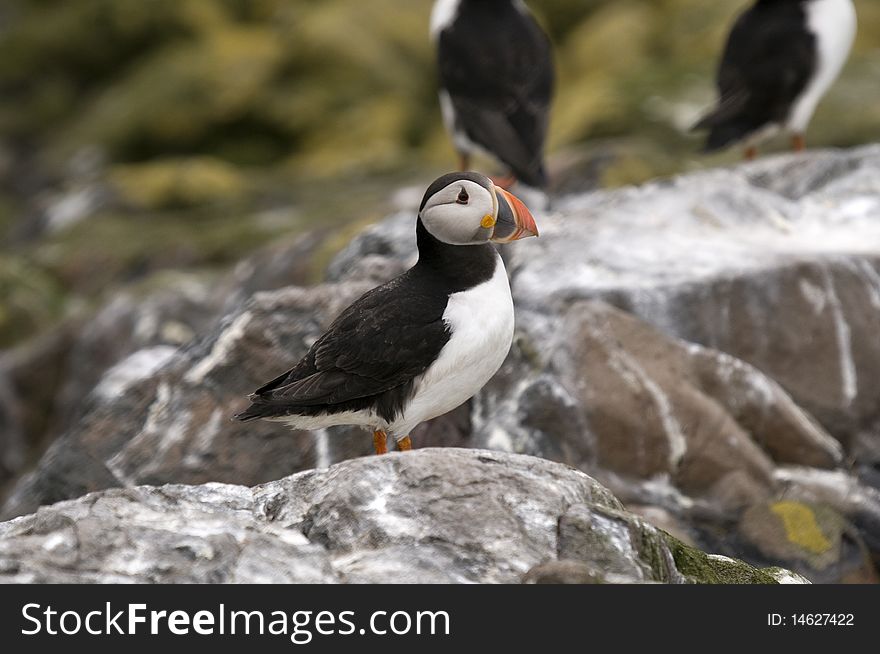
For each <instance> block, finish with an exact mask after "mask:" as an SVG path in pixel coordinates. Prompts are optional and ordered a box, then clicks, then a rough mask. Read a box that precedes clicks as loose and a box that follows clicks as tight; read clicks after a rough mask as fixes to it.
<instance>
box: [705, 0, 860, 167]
mask: <svg viewBox="0 0 880 654" xmlns="http://www.w3.org/2000/svg"><path fill="white" fill-rule="evenodd" d="M855 34H856V12H855V8H854V7H853V4H852V0H757V2H756V3H755V4H754V5H753V6H752V7H751V8H750V9H748V10H747V11H746V12H745V13H743V14H742V15H741V16H740V17H739V19H738V20H737V21H736V23H735V24H734V26H733V29H732V30H731V32H730V36H729V37H728V40H727V46H726V48H725V50H724V55H723V57H722V60H721V66H720V68H719V70H718V79H717V83H718V90H719V95H720V98H719V102H718V105H717V106H716V107H715V108H714V109H713V110H712V111H711V112H710V113H709V114H708V115H706V116H705V117H703V118H702V119H701V120H700V121H699V122H698V123H697V124H696V125H695V126H694V129H708V130H709V136H708V140H707V142H706V147H705V151H706V152H712V151H715V150H719V149H721V148H724V147H726V146H729V145H733V144H737V143H740V144H743V145H744V146H745V148H746V157H747V158H749V159H751V158H753V157H754V156H755V155H756V154H757V149H756V147H757V145H758V144H759V143H760V142H761V141H763V140H764V139H767V138H770V137H772V136H774V135H775V134H776V133H778V132H780V131H782V130H784V131H787V132H788V133H790V134H791V136H792V147H793V148H794V149H795V150H797V151H800V150H803V149H804V148H805V147H806V140H805V136H804V135H805V132H806V129H807V125H809V123H810V119H811V118H812V117H813V112H815V110H816V106H817V105H818V104H819V101H820V100H821V99H822V96H824V95H825V93H826V92H827V91H828V89H829V88H830V87H831V85H832V84H833V83H834V80H835V79H837V76H838V75H839V74H840V70H841V69H842V68H843V65H844V63H845V62H846V59H847V57H848V56H849V52H850V49H851V48H852V44H853V40H854V39H855Z"/></svg>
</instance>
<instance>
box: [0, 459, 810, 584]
mask: <svg viewBox="0 0 880 654" xmlns="http://www.w3.org/2000/svg"><path fill="white" fill-rule="evenodd" d="M0 581H7V582H72V583H80V582H101V583H108V582H111V583H112V582H167V583H171V582H173V583H180V582H203V583H204V582H209V583H219V582H304V583H338V582H342V583H344V582H350V583H359V582H392V581H393V582H410V583H458V582H490V583H492V582H494V583H517V582H526V583H542V582H555V583H559V582H563V583H564V582H572V583H585V582H586V583H603V582H615V583H627V582H632V583H636V582H638V583H644V582H662V583H675V584H682V583H792V582H794V583H798V582H803V581H805V580H803V579H802V578H801V577H799V576H797V575H794V574H792V573H789V572H787V571H785V570H782V569H779V568H766V569H757V568H754V567H752V566H750V565H747V564H745V563H743V562H741V561H736V560H734V559H729V558H726V557H721V556H712V555H706V554H704V553H702V552H700V551H698V550H695V549H693V548H690V547H688V546H686V545H684V544H682V543H681V542H680V541H678V540H676V539H675V538H673V537H672V536H670V535H669V534H667V533H665V532H663V531H661V530H659V529H657V528H655V527H653V526H651V525H650V524H648V523H647V522H646V521H645V520H643V519H641V518H639V517H637V516H635V515H634V514H632V513H630V512H628V511H626V510H625V509H624V508H623V506H622V505H621V504H620V502H618V501H617V500H616V499H615V498H614V496H613V495H612V494H611V493H610V492H609V491H608V490H607V489H605V488H604V487H603V486H602V485H600V484H599V483H598V482H597V481H595V480H594V479H592V478H591V477H589V476H587V475H586V474H584V473H582V472H579V471H577V470H574V469H572V468H570V467H568V466H565V465H562V464H558V463H552V462H550V461H546V460H543V459H538V458H535V457H530V456H523V455H516V454H504V453H501V452H491V451H485V450H462V449H456V448H443V449H437V448H434V449H425V450H421V451H414V452H410V453H406V454H397V453H395V454H390V455H388V456H384V457H368V458H361V459H353V460H350V461H346V462H344V463H339V464H337V465H334V466H331V467H330V468H327V469H322V470H312V471H307V472H302V473H299V474H296V475H293V476H290V477H286V478H284V479H281V480H279V481H274V482H270V483H267V484H263V485H261V486H257V487H254V488H247V487H244V486H232V485H226V484H217V483H209V484H204V485H200V486H182V485H172V486H161V487H151V486H138V487H133V488H127V489H111V490H105V491H101V492H97V493H92V494H90V495H86V496H85V497H82V498H80V499H76V500H71V501H67V502H61V503H59V504H55V505H52V506H47V507H42V508H40V509H39V510H38V511H37V512H36V513H34V514H32V515H28V516H24V517H20V518H17V519H15V520H12V521H10V522H6V523H3V524H0Z"/></svg>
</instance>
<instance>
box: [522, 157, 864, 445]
mask: <svg viewBox="0 0 880 654" xmlns="http://www.w3.org/2000/svg"><path fill="white" fill-rule="evenodd" d="M878 168H880V146H870V147H866V148H861V149H857V150H852V151H847V152H817V153H810V154H809V155H806V156H804V157H797V156H786V157H777V158H773V159H766V160H762V161H760V162H758V163H756V164H753V165H745V166H740V167H738V168H735V169H727V170H714V171H709V172H704V173H697V174H693V175H689V176H683V177H679V178H676V179H673V180H668V181H662V182H656V183H653V184H648V185H646V186H643V187H639V188H633V189H625V190H621V191H613V192H602V193H594V194H588V195H581V196H571V197H568V198H562V199H559V200H558V201H557V203H556V212H555V213H554V214H552V215H547V216H544V217H543V218H542V219H539V223H540V225H541V238H539V239H530V240H529V241H524V242H523V243H522V244H518V247H516V248H511V249H510V252H509V259H510V266H509V267H510V269H511V270H512V271H513V275H514V296H515V300H516V302H517V305H518V309H519V315H520V316H522V315H523V313H524V311H528V310H532V309H533V310H534V312H535V313H543V314H546V313H547V312H548V310H549V311H552V312H554V313H557V312H559V310H560V307H564V306H565V305H566V304H568V303H570V302H572V301H574V300H578V299H602V300H605V301H607V302H609V303H611V304H613V305H615V306H617V307H618V308H621V309H623V310H625V311H628V312H630V313H632V314H634V315H635V316H637V317H639V318H641V319H642V320H644V321H645V322H647V323H649V324H651V325H653V326H655V327H657V328H659V329H660V330H661V331H663V332H664V333H666V334H667V335H670V336H675V337H678V338H682V339H684V340H686V341H688V342H691V343H695V344H699V345H702V346H704V347H708V348H712V349H715V350H719V351H722V352H725V353H727V354H729V355H731V356H733V357H735V358H737V359H741V360H742V361H745V362H747V363H750V364H752V365H753V366H755V367H756V368H758V369H759V370H761V371H762V372H764V373H765V374H767V375H769V376H770V377H771V378H772V379H774V380H776V381H777V382H778V383H779V384H780V385H781V386H782V387H783V388H784V389H785V390H786V391H787V392H788V393H789V394H790V395H791V396H792V399H793V400H794V401H795V403H797V404H798V405H799V406H800V407H801V408H803V409H805V410H806V411H807V412H808V413H810V414H811V415H812V416H814V417H815V418H816V419H818V420H819V422H820V423H821V424H822V425H823V426H824V427H825V428H826V429H827V430H828V431H829V432H830V433H831V434H832V435H834V436H835V437H836V438H838V440H840V441H841V442H842V443H844V444H846V445H849V444H850V443H851V441H852V440H853V439H854V438H855V436H856V434H858V433H859V432H860V431H862V430H864V429H867V428H870V427H873V426H874V425H876V421H877V418H878V416H880V396H878V395H877V394H876V393H872V392H870V389H871V388H874V387H876V386H877V384H878V383H880V341H878V339H877V338H876V337H875V336H876V333H877V327H878V325H880V272H878V271H880V219H878V217H880V185H878V183H877V170H878ZM770 179H777V180H781V181H776V182H769V181H767V180H770ZM520 324H521V325H522V324H523V321H522V320H520Z"/></svg>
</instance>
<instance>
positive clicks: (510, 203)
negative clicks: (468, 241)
mask: <svg viewBox="0 0 880 654" xmlns="http://www.w3.org/2000/svg"><path fill="white" fill-rule="evenodd" d="M495 195H496V197H497V198H498V216H497V219H496V221H495V230H494V231H493V232H492V238H490V239H489V240H490V241H492V242H493V243H510V242H511V241H518V240H519V239H521V238H528V237H529V236H537V235H538V226H537V225H536V224H535V219H534V218H533V217H532V214H531V212H530V211H529V210H528V209H527V208H526V205H524V204H523V203H522V202H521V201H520V200H519V198H517V197H516V196H515V195H513V193H510V192H508V191H505V190H504V189H503V188H501V187H500V186H496V187H495Z"/></svg>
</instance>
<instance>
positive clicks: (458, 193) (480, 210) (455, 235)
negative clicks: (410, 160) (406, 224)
mask: <svg viewBox="0 0 880 654" xmlns="http://www.w3.org/2000/svg"><path fill="white" fill-rule="evenodd" d="M419 215H420V216H421V218H422V223H424V225H425V228H426V229H427V230H428V231H429V232H430V233H431V235H432V236H433V237H434V238H436V239H438V240H440V241H443V242H444V243H449V244H450V245H478V244H480V243H486V242H487V241H488V240H489V238H490V237H491V236H492V227H494V225H495V222H494V221H495V218H496V217H497V215H498V199H497V198H496V197H495V195H494V194H493V193H492V192H491V191H490V190H488V189H487V188H485V187H483V186H480V185H479V184H477V183H476V182H472V181H471V180H469V179H462V180H456V181H454V182H452V183H451V184H449V185H448V186H445V187H444V188H442V189H440V190H439V191H437V192H436V193H435V194H434V195H432V196H431V197H430V198H429V199H428V202H427V203H426V204H425V207H424V208H423V209H422V211H421V213H420V214H419ZM488 218H491V219H492V220H491V224H489V223H490V220H488Z"/></svg>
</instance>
